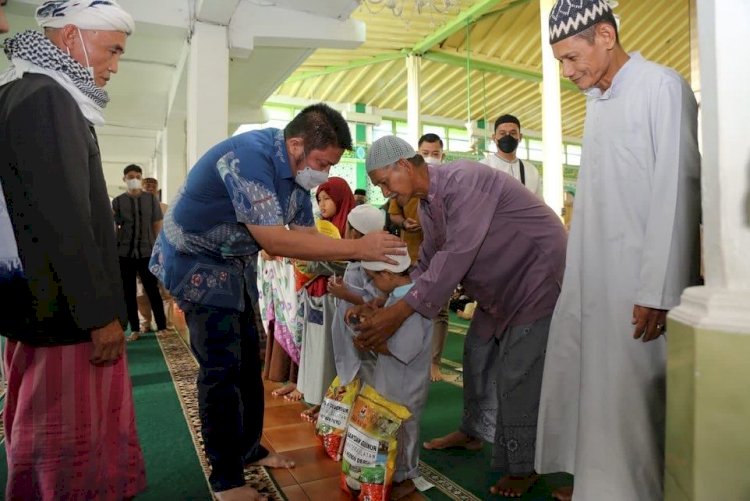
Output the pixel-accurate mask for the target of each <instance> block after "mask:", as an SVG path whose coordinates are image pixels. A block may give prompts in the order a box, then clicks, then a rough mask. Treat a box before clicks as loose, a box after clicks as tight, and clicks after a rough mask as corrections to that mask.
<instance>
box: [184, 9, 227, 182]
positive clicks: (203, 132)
mask: <svg viewBox="0 0 750 501" xmlns="http://www.w3.org/2000/svg"><path fill="white" fill-rule="evenodd" d="M187 95H188V96H187V101H188V102H187V109H188V112H187V160H188V166H189V167H188V168H190V167H192V166H193V165H194V164H195V162H196V161H197V160H198V159H199V158H200V157H201V155H203V154H204V153H205V152H206V151H207V150H208V149H209V148H211V147H212V146H213V145H215V144H216V143H218V142H219V141H222V140H224V139H226V138H227V124H228V122H229V48H228V42H227V27H226V26H218V25H215V24H208V23H203V22H201V21H196V23H195V26H194V31H193V36H192V39H191V41H190V57H189V60H188V81H187Z"/></svg>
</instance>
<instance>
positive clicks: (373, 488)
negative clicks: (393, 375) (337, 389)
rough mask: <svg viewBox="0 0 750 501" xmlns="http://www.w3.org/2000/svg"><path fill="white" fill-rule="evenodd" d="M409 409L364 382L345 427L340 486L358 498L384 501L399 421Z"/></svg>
mask: <svg viewBox="0 0 750 501" xmlns="http://www.w3.org/2000/svg"><path fill="white" fill-rule="evenodd" d="M410 416H411V413H410V412H409V410H408V409H407V408H406V407H404V406H403V405H400V404H396V403H394V402H391V401H389V400H388V399H386V398H385V397H383V396H382V395H381V394H379V393H378V392H377V391H375V389H373V388H371V387H369V386H367V385H365V386H364V388H363V389H362V391H361V392H360V394H359V395H358V396H357V398H356V400H355V401H354V407H353V409H352V411H351V415H350V416H349V426H347V428H346V441H345V442H344V452H343V455H342V458H341V459H342V464H341V488H342V489H343V490H344V491H346V492H348V493H349V494H350V495H351V496H352V497H353V498H354V499H359V501H387V500H388V498H389V495H390V490H391V483H392V481H393V473H394V472H395V470H396V457H397V456H398V441H397V440H396V434H397V432H398V430H399V428H400V427H401V423H402V422H403V421H404V420H406V419H409V417H410Z"/></svg>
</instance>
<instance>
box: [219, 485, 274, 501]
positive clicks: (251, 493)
mask: <svg viewBox="0 0 750 501" xmlns="http://www.w3.org/2000/svg"><path fill="white" fill-rule="evenodd" d="M214 496H216V499H217V500H218V501H266V500H267V499H268V498H267V497H266V496H263V495H262V494H260V493H259V492H258V491H256V490H255V489H253V488H252V487H250V486H249V485H243V486H242V487H235V488H234V489H228V490H226V491H219V492H214Z"/></svg>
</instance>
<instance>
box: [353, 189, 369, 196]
mask: <svg viewBox="0 0 750 501" xmlns="http://www.w3.org/2000/svg"><path fill="white" fill-rule="evenodd" d="M354 194H355V195H365V196H367V190H365V189H363V188H357V189H356V190H354Z"/></svg>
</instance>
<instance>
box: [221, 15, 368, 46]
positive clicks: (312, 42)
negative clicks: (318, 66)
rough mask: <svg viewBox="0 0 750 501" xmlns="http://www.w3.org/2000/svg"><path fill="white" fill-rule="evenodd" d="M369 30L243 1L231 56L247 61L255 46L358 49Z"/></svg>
mask: <svg viewBox="0 0 750 501" xmlns="http://www.w3.org/2000/svg"><path fill="white" fill-rule="evenodd" d="M281 27H283V29H281ZM366 31H367V28H366V26H365V23H363V22H362V21H357V20H356V19H344V20H339V19H332V18H330V17H324V16H318V15H315V14H311V13H309V12H301V11H296V10H290V9H286V8H282V7H277V6H274V5H270V6H265V4H257V3H252V2H240V4H239V5H238V6H237V9H236V10H235V12H234V15H233V16H232V20H231V22H230V23H229V47H230V55H232V56H234V57H242V58H247V57H249V55H250V53H252V51H253V49H254V48H255V46H265V47H285V48H304V49H310V50H313V49H320V48H326V49H347V50H350V49H356V48H357V47H359V46H360V45H362V44H363V43H364V42H365V40H366V38H367V37H366Z"/></svg>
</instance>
